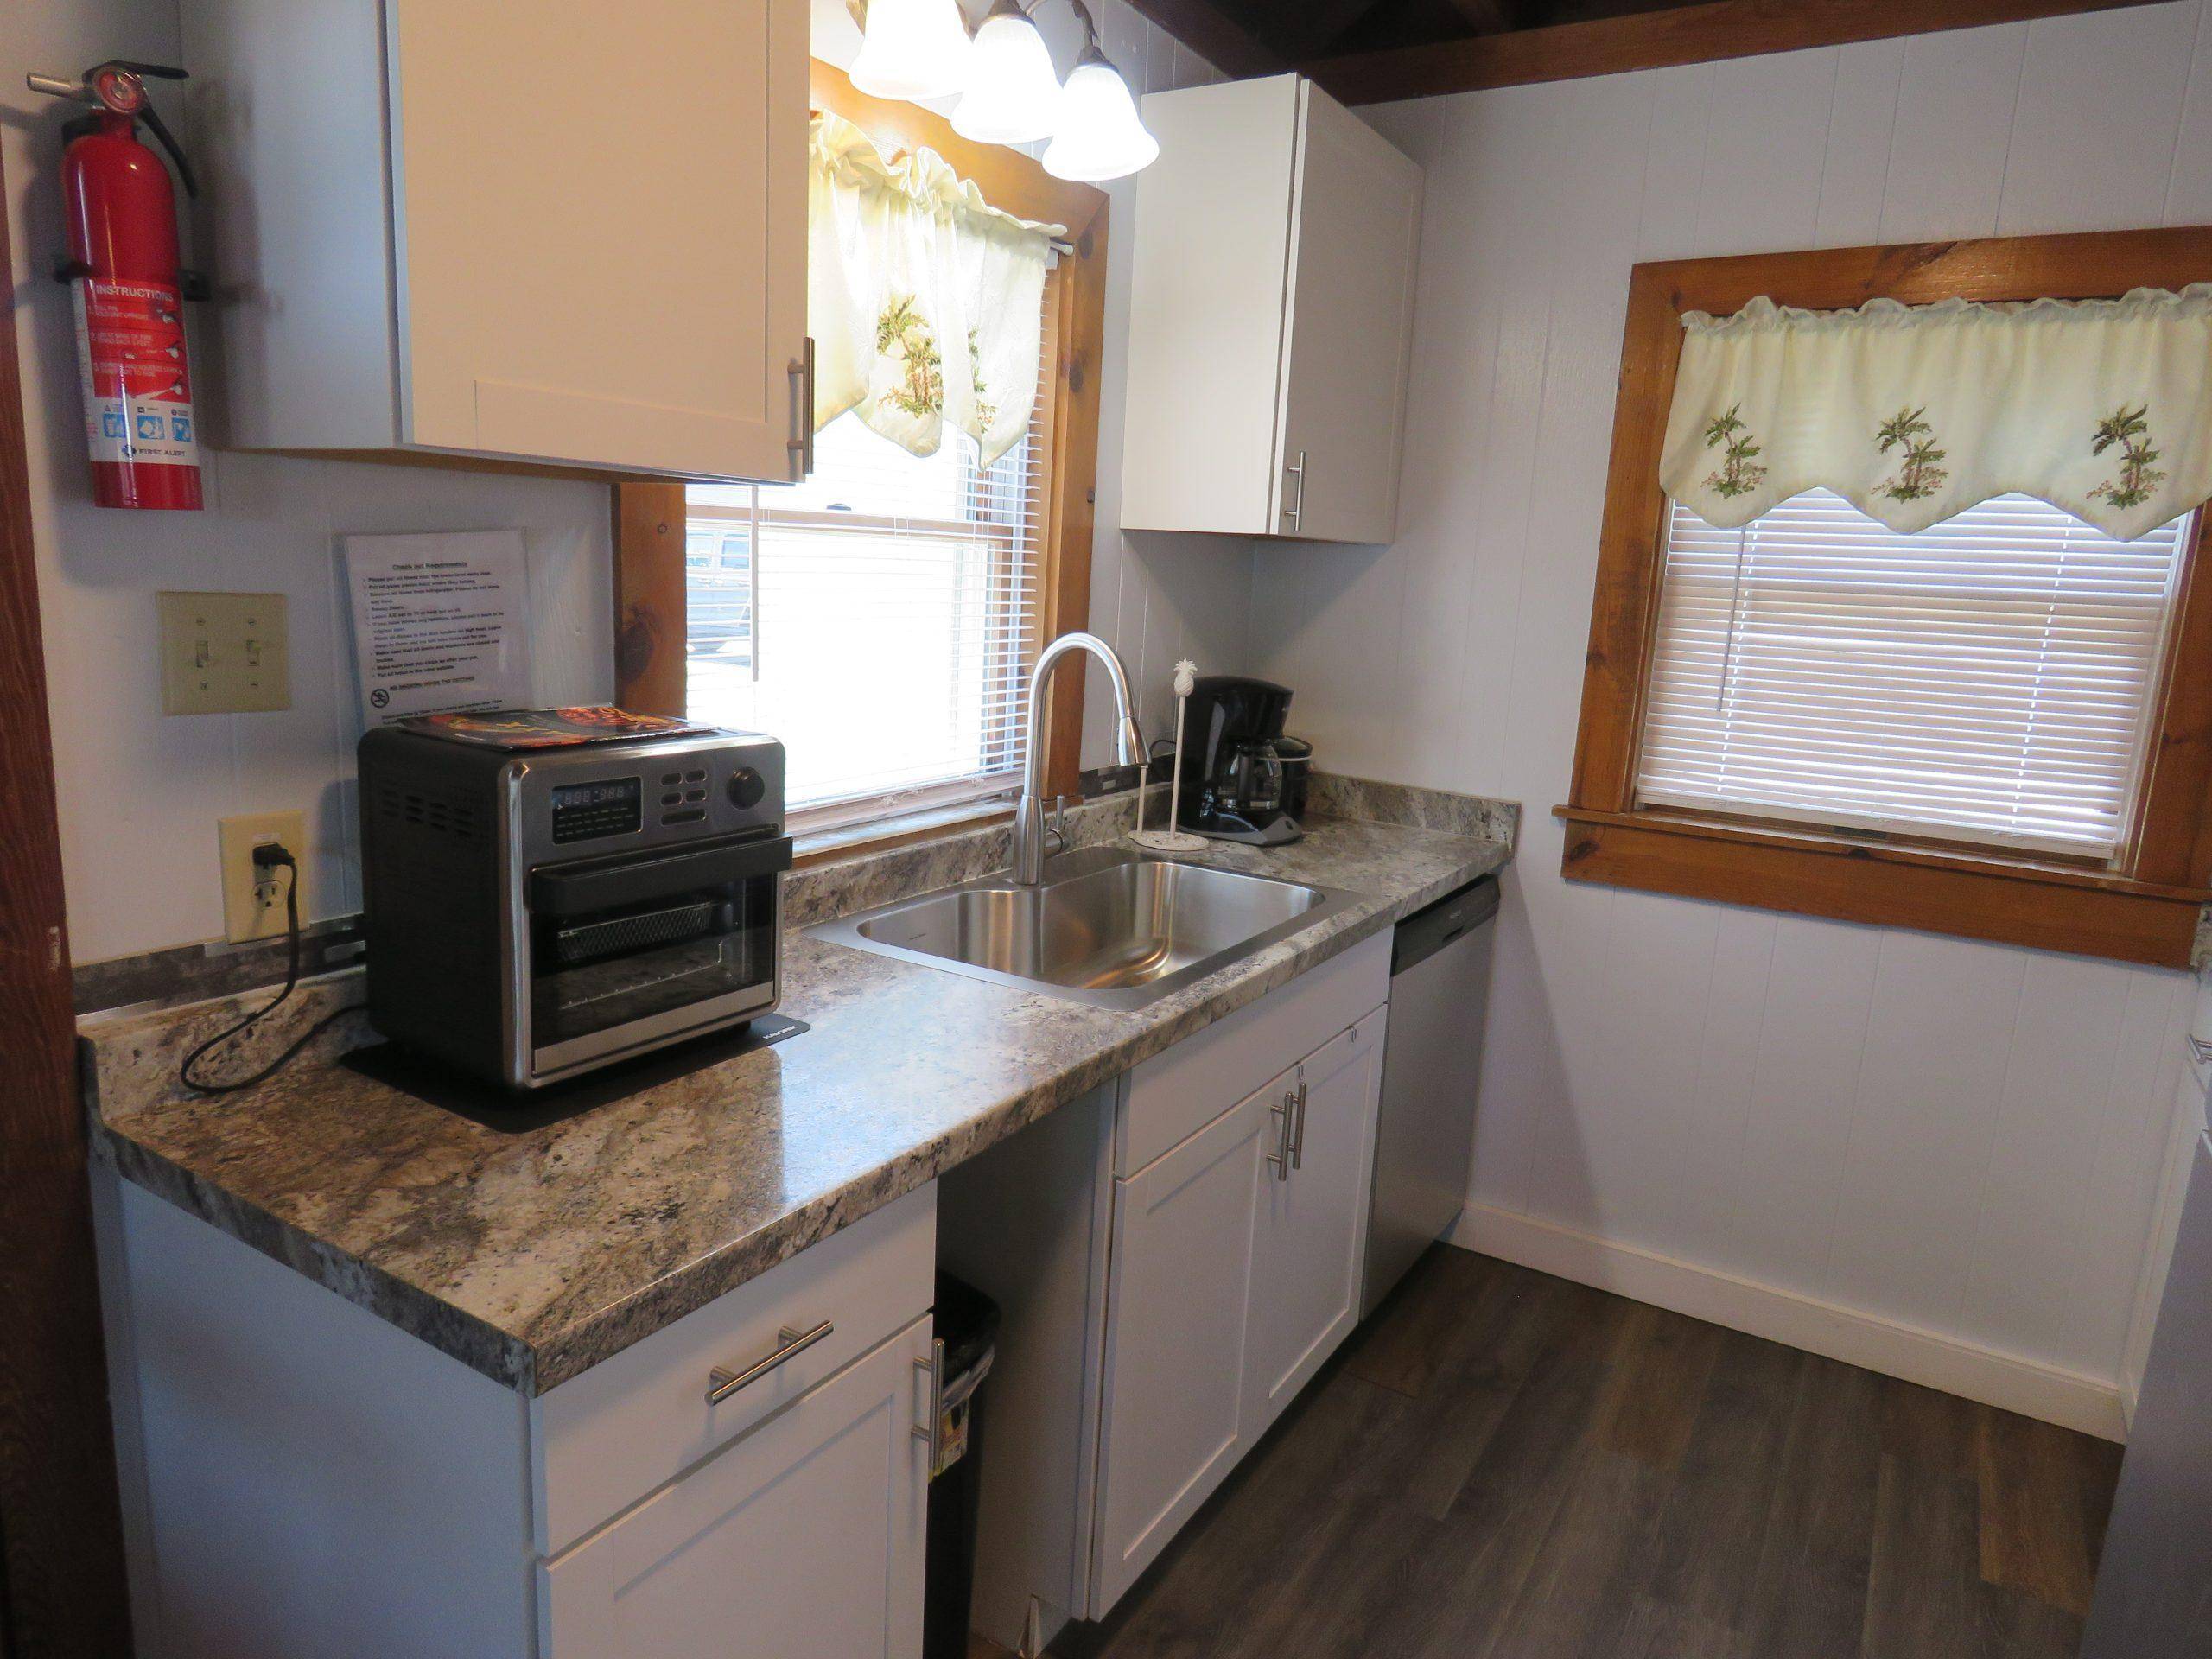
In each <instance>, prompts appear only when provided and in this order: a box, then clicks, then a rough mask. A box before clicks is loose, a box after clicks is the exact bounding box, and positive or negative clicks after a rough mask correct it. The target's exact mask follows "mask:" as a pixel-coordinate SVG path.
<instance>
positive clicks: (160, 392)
mask: <svg viewBox="0 0 2212 1659" xmlns="http://www.w3.org/2000/svg"><path fill="white" fill-rule="evenodd" d="M147 75H158V76H161V77H162V78H163V79H171V80H181V79H183V77H184V71H183V70H181V69H172V68H166V67H162V65H160V64H153V63H130V62H124V61H116V62H110V63H102V64H96V65H95V66H93V67H92V68H90V69H87V70H86V72H85V73H84V74H83V75H82V76H81V77H80V78H79V79H75V80H71V79H66V78H63V77H60V76H54V75H31V76H29V77H28V79H29V85H30V88H31V90H32V91H33V92H47V93H50V94H52V95H53V96H54V97H56V98H67V99H74V100H75V101H77V102H78V103H80V104H90V105H93V106H94V108H95V109H96V110H97V111H99V113H97V114H94V115H88V116H85V117H82V118H79V119H78V120H75V121H72V122H70V123H69V124H68V125H67V127H66V128H64V129H63V132H64V135H65V137H67V141H68V142H67V149H64V150H63V152H62V156H61V191H62V198H63V200H64V203H65V206H66V209H67V214H68V220H69V227H68V237H69V257H68V261H67V264H65V265H63V266H62V267H61V269H60V270H59V271H57V272H56V275H57V276H59V277H61V278H62V279H63V280H64V281H66V282H67V283H68V284H69V290H70V294H71V296H72V300H73V305H74V308H75V311H76V315H77V377H78V380H79V386H80V389H81V391H82V392H83V395H84V404H85V443H86V448H87V449H88V450H90V452H91V454H92V493H93V499H95V500H97V501H98V502H99V505H101V506H104V507H166V508H186V509H191V508H197V507H198V506H199V505H200V442H199V433H198V421H197V418H196V417H195V416H194V413H193V408H192V375H191V371H190V368H189V366H188V364H187V361H186V356H185V339H184V300H185V296H186V292H187V290H188V289H192V288H194V286H195V285H196V283H197V279H196V278H195V277H193V276H192V275H191V274H190V273H188V272H185V271H182V270H179V268H178V265H177V236H176V196H175V192H174V191H173V190H172V189H171V188H169V175H168V168H165V167H163V166H162V158H161V157H160V156H157V155H156V154H155V153H154V152H153V151H152V150H151V149H148V148H147V147H146V146H145V145H144V144H143V143H140V142H139V140H138V124H139V123H140V122H142V121H143V123H145V124H146V126H147V127H148V128H149V130H151V131H152V133H153V135H154V137H156V138H157V139H159V140H160V141H161V143H162V148H163V149H166V150H168V153H169V158H170V159H171V160H172V161H174V162H175V163H176V171H177V176H178V178H179V179H181V180H182V181H183V183H184V188H185V190H186V192H187V194H196V188H195V186H194V181H193V177H192V168H191V166H190V165H189V164H188V162H186V161H185V158H184V152H183V151H182V150H181V149H179V148H178V147H177V142H176V139H175V137H174V136H172V135H171V133H170V131H169V130H168V127H167V126H166V125H164V124H163V123H162V118H161V117H160V116H159V115H158V114H156V112H155V111H154V106H153V105H152V103H151V102H150V101H149V99H148V98H147V96H146V86H145V83H144V81H143V79H142V77H143V76H147Z"/></svg>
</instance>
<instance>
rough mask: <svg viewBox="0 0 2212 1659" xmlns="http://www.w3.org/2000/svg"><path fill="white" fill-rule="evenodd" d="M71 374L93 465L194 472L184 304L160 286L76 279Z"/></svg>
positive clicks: (196, 444)
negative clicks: (112, 463)
mask: <svg viewBox="0 0 2212 1659" xmlns="http://www.w3.org/2000/svg"><path fill="white" fill-rule="evenodd" d="M70 290H71V293H72V296H73V298H74V300H75V308H76V313H77V372H78V378H79V381H80V382H81V385H79V391H81V392H82V393H83V396H84V402H85V442H86V446H87V448H89V450H90V452H91V454H92V459H93V460H94V461H115V462H123V461H128V462H131V463H133V464H135V465H138V466H156V467H163V466H166V467H197V466H198V465H199V464H200V438H199V434H198V433H197V432H196V431H195V430H194V421H193V415H192V385H191V379H190V376H189V374H188V372H187V370H186V367H185V355H184V302H183V296H181V295H180V294H179V293H178V292H177V290H176V289H175V287H173V286H171V285H170V284H168V283H146V282H109V281H105V280H103V279H102V278H99V277H79V279H78V280H77V281H76V282H74V283H72V284H70Z"/></svg>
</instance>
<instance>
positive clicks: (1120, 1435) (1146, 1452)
mask: <svg viewBox="0 0 2212 1659" xmlns="http://www.w3.org/2000/svg"><path fill="white" fill-rule="evenodd" d="M1268 1103H1269V1096H1268V1090H1261V1091H1260V1092H1259V1093H1258V1094H1255V1095H1252V1096H1249V1097H1248V1098H1247V1099H1246V1100H1245V1101H1244V1102H1243V1103H1242V1104H1241V1105H1239V1106H1237V1107H1236V1108H1235V1109H1233V1110H1230V1111H1228V1112H1224V1114H1222V1116H1220V1117H1218V1118H1217V1119H1215V1120H1214V1122H1212V1123H1211V1124H1209V1125H1208V1126H1207V1127H1206V1128H1203V1129H1200V1130H1199V1131H1198V1133H1197V1134H1196V1135H1192V1137H1191V1138H1190V1139H1189V1140H1187V1141H1184V1142H1183V1144H1182V1145H1181V1146H1179V1147H1176V1148H1175V1150H1174V1151H1173V1152H1170V1153H1168V1154H1166V1155H1164V1156H1163V1157H1161V1158H1160V1159H1158V1160H1156V1161H1154V1163H1152V1164H1150V1165H1148V1166H1146V1167H1145V1168H1144V1169H1143V1170H1142V1171H1141V1172H1139V1173H1137V1174H1135V1175H1134V1176H1131V1177H1130V1178H1129V1179H1127V1180H1125V1181H1122V1182H1119V1183H1117V1184H1116V1192H1115V1195H1114V1196H1115V1204H1114V1209H1115V1218H1114V1248H1113V1266H1112V1269H1111V1272H1110V1275H1109V1282H1110V1284H1111V1286H1112V1291H1111V1300H1110V1302H1109V1306H1108V1310H1107V1315H1106V1344H1107V1345H1106V1375H1107V1381H1106V1388H1105V1395H1104V1398H1105V1411H1104V1414H1103V1420H1102V1422H1101V1427H1100V1432H1101V1435H1102V1443H1101V1446H1100V1465H1101V1468H1102V1471H1103V1478H1102V1480H1101V1483H1100V1489H1099V1525H1098V1550H1099V1581H1100V1586H1101V1590H1102V1592H1103V1597H1104V1603H1105V1605H1112V1604H1113V1602H1114V1601H1115V1600H1116V1599H1118V1598H1119V1597H1120V1595H1121V1593H1122V1591H1124V1590H1126V1589H1128V1586H1129V1585H1130V1583H1131V1581H1132V1580H1135V1578H1136V1576H1137V1574H1138V1573H1141V1572H1143V1571H1144V1569H1145V1568H1146V1567H1147V1566H1149V1565H1150V1564H1151V1562H1152V1560H1153V1558H1154V1556H1156V1555H1158V1554H1160V1551H1161V1550H1162V1549H1163V1548H1166V1545H1167V1542H1168V1541H1169V1540H1170V1539H1172V1538H1173V1537H1174V1535H1176V1533H1177V1532H1178V1531H1179V1530H1180V1529H1181V1528H1182V1525H1183V1523H1184V1522H1185V1521H1187V1520H1189V1519H1190V1517H1191V1514H1192V1511H1193V1510H1196V1509H1197V1508H1198V1505H1199V1504H1201V1503H1205V1500H1206V1497H1207V1495H1208V1494H1209V1493H1211V1491H1213V1489H1214V1488H1215V1487H1216V1486H1217V1485H1219V1484H1221V1480H1222V1477H1223V1476H1224V1475H1226V1474H1227V1473H1228V1472H1229V1471H1230V1469H1232V1468H1234V1467H1235V1466H1236V1459H1237V1458H1238V1457H1239V1456H1240V1455H1241V1454H1242V1453H1243V1447H1244V1433H1243V1426H1244V1406H1243V1395H1244V1385H1243V1363H1242V1356H1243V1347H1244V1339H1245V1318H1246V1309H1247V1307H1248V1306H1249V1302H1250V1300H1251V1281H1252V1245H1253V1217H1254V1215H1255V1211H1256V1210H1257V1208H1258V1203H1257V1199H1258V1192H1259V1185H1260V1183H1259V1176H1260V1174H1261V1173H1262V1172H1263V1171H1264V1169H1265V1167H1266V1166H1265V1164H1264V1163H1263V1161H1262V1160H1263V1159H1264V1156H1265V1154H1266V1153H1267V1151H1268V1148H1269V1147H1271V1146H1272V1144H1273V1143H1274V1140H1275V1134H1274V1124H1275V1118H1274V1114H1272V1113H1270V1111H1269V1110H1268Z"/></svg>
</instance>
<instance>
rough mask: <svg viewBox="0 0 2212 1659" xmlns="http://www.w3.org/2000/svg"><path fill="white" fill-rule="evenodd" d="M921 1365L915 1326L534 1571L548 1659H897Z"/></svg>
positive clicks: (924, 1481)
mask: <svg viewBox="0 0 2212 1659" xmlns="http://www.w3.org/2000/svg"><path fill="white" fill-rule="evenodd" d="M929 1353H930V1321H929V1320H928V1319H918V1320H916V1321H915V1322H914V1323H913V1324H912V1325H909V1326H908V1327H907V1328H906V1330H905V1331H903V1332H899V1335H898V1336H896V1337H894V1338H893V1339H892V1340H891V1341H889V1342H887V1343H886V1344H884V1345H883V1346H881V1347H880V1348H878V1349H877V1350H876V1351H874V1353H872V1354H870V1355H868V1357H865V1358H863V1359H861V1360H859V1361H857V1362H856V1363H854V1364H852V1365H851V1366H849V1367H848V1368H847V1369H846V1370H843V1371H842V1372H840V1373H839V1374H838V1375H837V1376H835V1377H833V1378H831V1379H830V1380H829V1382H827V1383H822V1384H820V1385H819V1386H817V1388H815V1389H813V1390H812V1391H811V1392H810V1393H808V1394H805V1395H802V1396H801V1397H800V1398H799V1399H798V1401H797V1402H795V1403H793V1404H792V1405H791V1406H790V1407H788V1408H785V1410H784V1411H783V1412H782V1413H781V1414H779V1415H776V1416H774V1417H772V1418H770V1419H769V1420H768V1421H766V1422H765V1423H763V1424H761V1425H760V1427H757V1428H755V1429H753V1431H752V1432H751V1433H749V1434H747V1436H745V1437H744V1438H743V1439H741V1440H738V1441H737V1442H735V1443H734V1445H732V1446H728V1447H727V1448H725V1449H724V1450H723V1451H721V1452H718V1453H717V1454H716V1455H715V1456H714V1457H713V1458H711V1459H709V1460H708V1461H707V1462H706V1463H703V1464H702V1465H699V1466H698V1467H697V1468H696V1469H694V1470H692V1471H690V1472H689V1473H688V1474H686V1475H684V1476H683V1478H681V1479H679V1480H677V1481H676V1482H675V1483H674V1484H672V1485H670V1486H667V1487H664V1488H663V1489H662V1490H661V1491H658V1492H657V1493H655V1494H654V1495H653V1496H652V1497H650V1498H648V1499H647V1500H646V1501H645V1503H643V1504H641V1505H639V1507H638V1508H637V1509H635V1510H632V1511H631V1512H630V1513H629V1514H628V1515H626V1516H623V1517H622V1518H621V1519H620V1520H619V1521H616V1522H613V1524H612V1525H610V1526H608V1527H607V1528H605V1529H603V1530H601V1531H600V1532H598V1533H596V1534H594V1535H592V1536H591V1537H589V1538H587V1539H586V1540H585V1541H583V1542H582V1543H580V1544H578V1545H577V1546H575V1548H573V1549H571V1550H569V1552H568V1553H567V1554H564V1555H563V1556H561V1557H560V1558H559V1559H558V1560H554V1561H552V1562H550V1563H549V1564H548V1565H547V1566H546V1567H544V1568H543V1575H544V1590H543V1603H542V1605H543V1609H544V1614H545V1626H544V1637H545V1639H544V1643H543V1651H544V1653H545V1655H546V1656H547V1659H699V1656H702V1655H706V1654H715V1655H727V1656H728V1659H914V1656H918V1655H919V1654H920V1652H921V1650H922V1567H923V1556H924V1548H925V1540H926V1525H927V1520H928V1510H929V1445H928V1441H927V1440H926V1438H925V1434H926V1426H927V1422H928V1418H929V1412H930V1406H929V1372H928V1370H927V1369H926V1368H927V1365H928V1363H929ZM918 1427H919V1428H922V1429H924V1430H925V1433H924V1434H922V1435H918V1434H917V1433H915V1430H916V1429H917V1428H918Z"/></svg>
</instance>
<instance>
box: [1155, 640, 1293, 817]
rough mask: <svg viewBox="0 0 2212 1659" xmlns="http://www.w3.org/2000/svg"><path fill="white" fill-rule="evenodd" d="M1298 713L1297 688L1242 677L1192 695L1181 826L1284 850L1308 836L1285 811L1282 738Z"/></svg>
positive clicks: (1205, 682) (1201, 684)
mask: <svg viewBox="0 0 2212 1659" xmlns="http://www.w3.org/2000/svg"><path fill="white" fill-rule="evenodd" d="M1289 714H1290V688H1289V687H1287V686H1282V685H1277V684H1275V683H1273V682H1272V681H1269V680H1255V679H1249V678H1246V677H1243V676H1240V675H1233V674H1209V675H1205V676H1203V677H1200V679H1199V680H1198V683H1197V684H1196V685H1195V686H1193V687H1192V691H1191V700H1190V706H1189V709H1188V711H1187V715H1186V720H1185V727H1184V744H1185V752H1184V753H1182V754H1180V755H1179V756H1178V757H1177V760H1176V764H1177V766H1178V767H1179V769H1180V771H1181V777H1182V784H1183V816H1182V820H1181V825H1180V827H1181V828H1183V829H1189V830H1192V831H1194V832H1196V833H1197V834H1198V835H1201V836H1211V837H1212V838H1213V839H1214V840H1216V841H1241V842H1250V843H1252V844H1254V845H1255V846H1262V847H1274V846H1280V845H1281V843H1282V842H1287V841H1295V840H1297V839H1298V837H1299V836H1300V835H1302V834H1304V833H1305V832H1304V831H1303V830H1301V829H1300V828H1299V826H1298V822H1297V820H1296V819H1294V818H1293V817H1291V816H1290V815H1289V814H1288V813H1287V812H1286V811H1284V810H1283V768H1282V760H1281V757H1280V756H1279V755H1277V753H1275V740H1276V739H1278V738H1280V737H1281V735H1282V728H1283V722H1284V721H1285V720H1287V718H1288V717H1289Z"/></svg>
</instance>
